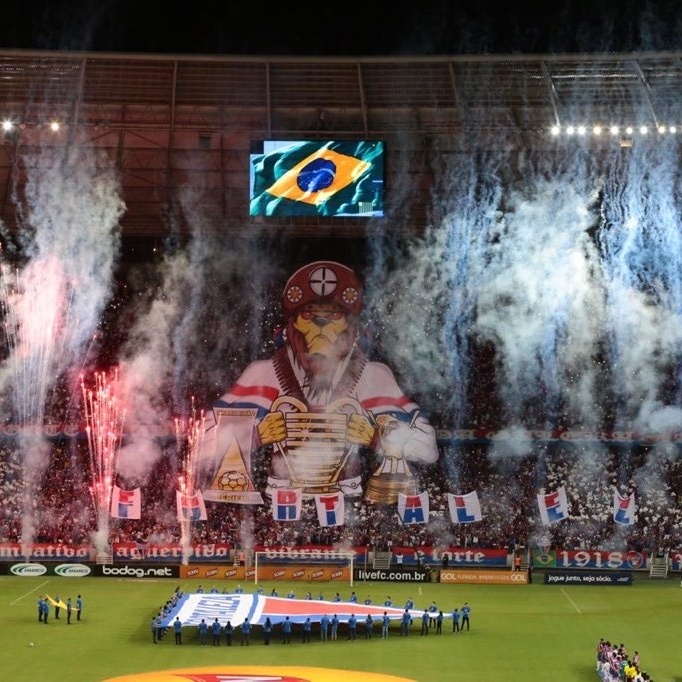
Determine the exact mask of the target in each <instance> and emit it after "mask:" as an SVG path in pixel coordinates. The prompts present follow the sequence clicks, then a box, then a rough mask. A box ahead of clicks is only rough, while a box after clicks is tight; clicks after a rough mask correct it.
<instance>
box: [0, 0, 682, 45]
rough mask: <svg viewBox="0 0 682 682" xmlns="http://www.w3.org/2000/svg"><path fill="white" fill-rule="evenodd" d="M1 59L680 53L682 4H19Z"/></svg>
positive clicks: (6, 12)
mask: <svg viewBox="0 0 682 682" xmlns="http://www.w3.org/2000/svg"><path fill="white" fill-rule="evenodd" d="M499 4H503V5H504V6H503V7H502V8H501V9H500V8H499V7H497V5H499ZM0 48H4V49H8V48H10V49H12V48H18V49H41V50H42V49H47V50H72V51H81V50H84V51H104V52H145V53H170V54H226V55H248V54H253V55H295V56H333V55H337V56H372V55H406V56H407V55H443V54H453V55H455V54H485V53H497V54H500V53H529V54H530V53H533V54H539V53H549V52H551V53H554V52H629V51H634V50H642V51H649V50H677V49H680V48H682V0H661V1H653V0H618V1H615V0H609V1H607V0H554V1H553V0H544V2H538V1H536V0H529V1H527V2H523V0H522V1H521V2H516V3H514V4H513V5H512V4H507V5H505V4H504V0H502V1H501V2H500V1H499V0H495V2H493V0H459V1H458V0H438V1H429V0H422V1H418V2H404V3H402V2H393V3H391V2H389V1H388V0H385V1H384V2H372V0H365V1H364V2H350V1H349V2H345V3H327V2H324V0H317V1H316V2H306V1H304V0H299V1H298V2H294V3H290V4H287V3H270V2H268V3H265V2H253V1H251V2H249V1H248V0H246V1H245V0H240V1H239V2H234V1H233V2H230V0H222V2H216V1H213V0H187V1H186V2H183V3H179V2H172V1H168V0H167V1H166V2H160V1H158V0H79V1H77V0H71V1H70V2H69V1H66V0H50V1H49V2H46V1H45V0H40V1H36V0H15V1H14V2H10V3H6V6H5V7H3V12H2V21H1V22H0Z"/></svg>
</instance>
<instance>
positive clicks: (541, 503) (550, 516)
mask: <svg viewBox="0 0 682 682" xmlns="http://www.w3.org/2000/svg"><path fill="white" fill-rule="evenodd" d="M537 497H538V507H539V508H540V519H541V521H542V523H543V524H544V525H545V526H549V525H550V524H552V523H556V522H557V521H563V520H564V519H567V518H568V500H567V499H566V488H564V486H561V487H560V488H558V489H557V490H555V491H554V492H552V493H547V494H545V495H543V494H541V493H538V496H537Z"/></svg>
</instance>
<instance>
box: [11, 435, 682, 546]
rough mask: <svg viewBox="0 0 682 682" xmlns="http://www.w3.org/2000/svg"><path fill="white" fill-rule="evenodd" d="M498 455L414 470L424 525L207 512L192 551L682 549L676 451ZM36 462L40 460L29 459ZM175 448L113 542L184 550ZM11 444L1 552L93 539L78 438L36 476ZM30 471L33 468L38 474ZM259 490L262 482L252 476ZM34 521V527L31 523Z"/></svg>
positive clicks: (570, 446)
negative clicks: (457, 509)
mask: <svg viewBox="0 0 682 682" xmlns="http://www.w3.org/2000/svg"><path fill="white" fill-rule="evenodd" d="M499 450H500V448H499V444H496V445H495V447H493V446H492V445H491V444H485V443H484V444H481V443H464V442H462V443H452V444H447V445H443V446H442V447H441V457H440V460H439V463H438V464H435V465H431V466H427V467H422V468H421V469H419V470H416V471H415V474H416V476H417V480H418V481H419V486H420V487H421V490H422V491H426V492H428V496H429V500H430V516H429V521H428V523H425V524H410V525H403V524H402V523H401V521H400V517H399V516H398V513H397V509H396V507H395V505H393V506H386V505H383V506H382V505H377V504H375V503H372V502H370V501H366V500H364V499H362V498H347V500H346V518H345V524H344V525H343V526H335V527H321V526H320V525H319V523H318V520H317V514H316V510H315V507H314V503H313V502H312V501H305V502H304V505H303V511H302V517H301V519H300V520H299V521H295V522H277V521H275V520H274V519H273V516H272V510H271V508H270V506H269V504H267V503H266V504H263V505H233V504H224V503H213V502H206V507H207V515H208V520H207V521H202V522H195V523H194V524H193V525H192V533H193V537H192V542H194V543H196V542H207V543H214V542H218V543H230V544H233V545H234V546H253V545H256V544H259V545H265V546H276V545H288V546H296V545H299V546H300V545H308V544H316V545H327V546H343V547H348V546H368V547H374V548H378V549H389V548H390V545H393V546H394V547H415V548H418V547H450V546H458V547H464V546H480V547H487V548H504V547H518V546H529V547H530V546H538V545H541V546H545V547H555V548H563V549H600V550H610V549H615V550H625V549H632V550H636V551H647V552H649V553H652V554H653V553H661V552H663V551H666V550H671V549H677V548H679V547H682V458H680V457H679V455H678V452H677V449H676V446H675V445H670V446H669V447H663V446H658V447H655V446H653V445H652V446H640V445H637V446H635V445H631V444H630V445H625V446H622V445H621V446H618V447H612V448H611V449H609V448H607V447H606V446H604V445H603V444H598V443H597V444H595V443H589V444H584V445H581V444H580V443H575V442H574V443H562V442H556V443H552V444H550V445H548V444H547V443H539V444H538V443H536V444H532V443H530V442H529V444H528V448H527V451H526V452H525V453H524V454H516V453H514V454H506V455H502V454H500V453H499ZM30 459H31V461H32V462H33V461H35V459H36V458H35V457H33V458H30ZM180 459H181V458H179V457H178V456H177V453H176V452H175V447H172V446H170V445H167V446H166V447H165V449H162V451H161V454H160V455H159V456H158V458H157V459H156V460H155V461H154V462H153V463H151V464H150V466H149V467H148V468H147V470H144V468H142V467H141V468H140V473H139V474H138V475H137V477H128V478H126V479H122V478H120V477H119V479H118V481H117V482H118V485H120V487H122V488H125V489H132V488H134V487H138V486H139V487H140V488H141V490H142V518H141V519H140V520H124V519H110V520H109V532H110V541H134V542H137V543H165V542H179V541H180V532H181V529H180V526H179V523H178V521H177V513H176V504H175V491H176V488H177V480H178V477H179V475H180V474H181V473H182V472H181V471H180V470H179V466H181V464H180V462H179V460H180ZM27 461H28V458H27V457H26V456H25V454H24V453H23V452H22V450H21V448H19V447H18V446H17V444H16V443H14V442H13V441H11V440H10V439H7V440H6V441H5V442H4V443H3V444H1V445H0V494H1V495H2V499H3V501H4V503H3V505H2V506H1V507H0V542H20V541H21V539H22V537H25V535H26V534H27V533H29V532H30V533H32V534H33V540H34V541H36V542H51V543H64V544H73V545H79V544H82V543H87V542H88V541H89V540H90V539H91V538H92V535H93V532H94V531H96V530H97V522H98V512H99V510H98V509H97V508H96V504H95V500H94V498H93V495H92V494H91V493H92V480H91V471H92V466H91V461H90V454H89V452H88V450H87V443H85V442H84V440H83V439H78V438H72V439H62V440H56V441H54V442H52V443H51V448H50V451H49V453H47V454H46V455H45V458H44V461H43V462H42V465H41V466H39V467H38V470H37V472H36V471H28V469H27V464H26V462H27ZM32 466H35V465H34V464H32ZM254 478H255V479H256V480H258V474H256V475H255V476H254ZM561 485H563V486H565V488H566V491H567V496H568V501H569V513H570V518H569V519H567V520H564V521H562V522H560V523H555V524H552V525H551V526H543V525H542V524H541V522H540V518H539V514H538V508H537V501H536V494H537V493H539V492H549V491H552V490H554V489H556V488H557V487H558V486H561ZM614 489H618V490H619V492H620V493H621V494H622V495H626V494H629V493H631V492H634V493H635V499H636V505H637V513H636V523H635V524H634V525H632V526H619V525H616V524H615V523H614V521H613V492H614ZM474 490H475V491H476V492H477V493H478V496H479V500H480V505H481V510H482V514H483V520H482V521H478V522H476V523H470V524H459V525H456V524H453V523H451V521H450V517H449V511H448V502H447V493H458V494H465V493H468V492H471V491H474ZM27 519H28V520H27Z"/></svg>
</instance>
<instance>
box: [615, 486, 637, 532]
mask: <svg viewBox="0 0 682 682" xmlns="http://www.w3.org/2000/svg"><path fill="white" fill-rule="evenodd" d="M613 520H614V521H615V522H616V523H618V524H620V525H621V526H632V525H633V524H634V523H635V493H631V494H630V495H628V496H627V497H623V496H622V495H621V494H620V493H619V492H618V491H617V490H614V491H613Z"/></svg>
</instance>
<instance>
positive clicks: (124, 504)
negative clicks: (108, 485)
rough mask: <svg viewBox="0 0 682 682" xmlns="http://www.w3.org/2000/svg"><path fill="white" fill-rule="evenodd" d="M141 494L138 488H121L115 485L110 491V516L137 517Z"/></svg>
mask: <svg viewBox="0 0 682 682" xmlns="http://www.w3.org/2000/svg"><path fill="white" fill-rule="evenodd" d="M141 512H142V494H141V492H140V489H139V488H135V489H134V490H123V489H122V488H119V487H118V486H117V485H115V486H114V487H113V489H112V492H111V516H112V517H113V518H115V519H139V518H140V517H141V515H142V514H141Z"/></svg>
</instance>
